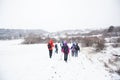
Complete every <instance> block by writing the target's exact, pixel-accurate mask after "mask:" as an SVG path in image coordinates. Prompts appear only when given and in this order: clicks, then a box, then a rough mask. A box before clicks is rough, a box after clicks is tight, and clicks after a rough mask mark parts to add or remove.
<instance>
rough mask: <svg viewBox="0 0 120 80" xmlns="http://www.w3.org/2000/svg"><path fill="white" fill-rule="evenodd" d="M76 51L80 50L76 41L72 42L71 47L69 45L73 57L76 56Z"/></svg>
mask: <svg viewBox="0 0 120 80" xmlns="http://www.w3.org/2000/svg"><path fill="white" fill-rule="evenodd" d="M78 51H80V47H79V45H78V43H76V42H74V43H73V45H72V47H71V53H72V56H73V57H74V56H75V57H78Z"/></svg>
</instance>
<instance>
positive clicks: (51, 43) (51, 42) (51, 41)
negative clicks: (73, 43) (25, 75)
mask: <svg viewBox="0 0 120 80" xmlns="http://www.w3.org/2000/svg"><path fill="white" fill-rule="evenodd" d="M48 44H50V46H51V48H48V49H49V50H53V47H54V44H53V40H52V39H50V40H49V42H48Z"/></svg>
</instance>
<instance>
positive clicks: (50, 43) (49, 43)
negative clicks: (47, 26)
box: [47, 39, 54, 58]
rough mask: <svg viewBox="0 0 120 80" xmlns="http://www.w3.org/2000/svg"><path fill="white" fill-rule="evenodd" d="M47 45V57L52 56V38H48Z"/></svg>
mask: <svg viewBox="0 0 120 80" xmlns="http://www.w3.org/2000/svg"><path fill="white" fill-rule="evenodd" d="M47 46H48V50H49V57H50V58H52V53H53V47H54V44H53V40H52V39H50V40H49V42H48V45H47Z"/></svg>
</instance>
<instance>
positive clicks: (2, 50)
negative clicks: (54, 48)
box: [0, 40, 120, 80]
mask: <svg viewBox="0 0 120 80" xmlns="http://www.w3.org/2000/svg"><path fill="white" fill-rule="evenodd" d="M22 41H23V40H10V41H9V40H8V41H0V80H120V77H119V76H115V77H113V76H111V73H109V72H108V71H107V70H105V67H104V66H103V64H102V63H100V62H99V60H97V58H98V56H96V58H94V57H93V58H92V60H91V59H90V58H89V57H88V53H89V50H90V49H89V48H81V52H80V53H79V57H78V58H75V57H71V55H69V59H68V62H67V63H66V62H64V60H63V53H61V52H60V48H59V53H58V54H56V53H53V57H52V59H50V58H49V54H48V49H47V46H46V44H32V45H22V44H20V43H21V42H22ZM97 61H98V62H97ZM116 75H117V74H116Z"/></svg>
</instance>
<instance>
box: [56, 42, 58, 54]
mask: <svg viewBox="0 0 120 80" xmlns="http://www.w3.org/2000/svg"><path fill="white" fill-rule="evenodd" d="M55 53H58V45H57V44H55Z"/></svg>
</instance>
